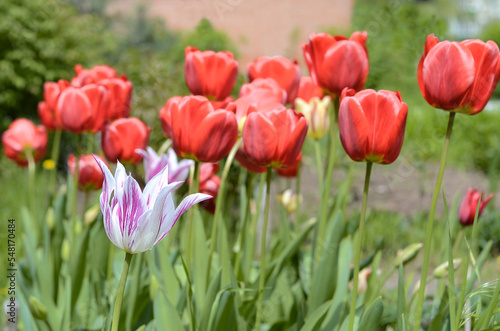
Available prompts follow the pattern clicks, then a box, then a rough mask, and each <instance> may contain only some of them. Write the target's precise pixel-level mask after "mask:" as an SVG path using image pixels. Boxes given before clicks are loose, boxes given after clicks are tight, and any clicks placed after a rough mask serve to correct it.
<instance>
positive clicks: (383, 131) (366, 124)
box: [339, 89, 408, 164]
mask: <svg viewBox="0 0 500 331" xmlns="http://www.w3.org/2000/svg"><path fill="white" fill-rule="evenodd" d="M407 114H408V106H407V105H406V103H404V102H403V100H402V99H401V95H400V94H399V92H392V91H385V90H380V91H378V92H377V91H374V90H363V91H360V92H358V93H356V92H355V91H354V90H351V89H345V90H344V91H342V95H341V101H340V108H339V134H340V141H341V142H342V146H343V147H344V150H345V151H346V153H347V154H348V155H349V156H350V157H351V159H353V160H354V161H369V162H375V163H382V164H389V163H392V162H394V160H396V158H397V157H398V155H399V152H400V151H401V147H402V145H403V138H404V133H405V125H406V116H407Z"/></svg>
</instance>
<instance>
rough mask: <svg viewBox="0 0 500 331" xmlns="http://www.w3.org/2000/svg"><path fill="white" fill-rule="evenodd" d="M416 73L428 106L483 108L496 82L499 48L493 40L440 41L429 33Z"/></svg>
mask: <svg viewBox="0 0 500 331" xmlns="http://www.w3.org/2000/svg"><path fill="white" fill-rule="evenodd" d="M417 73H418V75H417V76H418V85H419V86H420V91H421V92H422V95H423V96H424V98H425V100H427V102H428V103H429V104H430V105H431V106H433V107H436V108H441V109H443V110H448V111H453V112H459V113H464V114H468V115H474V114H477V113H479V112H480V111H482V110H483V109H484V107H485V106H486V104H487V103H488V101H489V100H490V97H491V95H492V94H493V91H494V90H495V87H496V85H497V83H498V80H499V78H500V51H499V49H498V45H497V44H495V43H494V42H493V41H488V42H483V41H481V40H477V39H470V40H464V41H461V42H450V41H447V40H445V41H442V42H439V40H438V39H437V38H436V37H435V36H434V35H433V34H430V35H428V36H427V40H426V42H425V46H424V54H423V55H422V58H421V59H420V62H419V64H418V70H417Z"/></svg>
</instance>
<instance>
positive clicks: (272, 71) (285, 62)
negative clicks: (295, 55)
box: [248, 56, 300, 103]
mask: <svg viewBox="0 0 500 331" xmlns="http://www.w3.org/2000/svg"><path fill="white" fill-rule="evenodd" d="M248 78H249V79H250V81H251V82H252V81H253V80H255V79H257V78H272V79H274V80H275V81H276V82H277V83H278V85H279V86H281V88H282V89H284V90H285V91H286V93H287V99H286V102H287V103H293V101H294V100H295V97H296V96H297V91H298V90H299V84H300V68H299V65H298V64H297V61H291V60H289V59H287V58H286V57H283V56H272V57H269V56H261V57H259V58H258V59H257V60H255V61H254V62H252V63H250V64H249V65H248Z"/></svg>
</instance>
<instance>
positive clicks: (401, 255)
mask: <svg viewBox="0 0 500 331" xmlns="http://www.w3.org/2000/svg"><path fill="white" fill-rule="evenodd" d="M422 247H424V244H422V243H415V244H410V245H408V246H406V247H405V248H404V249H403V250H399V251H398V256H397V257H396V259H395V260H394V263H393V265H394V267H395V268H398V267H399V265H400V264H403V265H405V264H406V263H408V262H410V261H411V260H413V259H414V258H415V257H416V256H417V253H418V252H419V251H420V249H422Z"/></svg>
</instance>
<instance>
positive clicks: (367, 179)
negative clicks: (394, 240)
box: [348, 161, 373, 331]
mask: <svg viewBox="0 0 500 331" xmlns="http://www.w3.org/2000/svg"><path fill="white" fill-rule="evenodd" d="M372 165H373V163H371V162H370V161H368V162H366V174H365V187H364V189H363V205H362V207H361V218H360V220H359V229H358V240H357V242H356V252H355V253H354V275H353V278H352V283H353V285H352V293H351V307H350V310H349V329H348V330H349V331H352V330H354V316H355V315H356V300H357V298H358V281H359V263H360V259H361V244H362V243H363V233H364V229H365V218H366V204H367V202H368V189H369V188H370V176H371V172H372Z"/></svg>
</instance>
